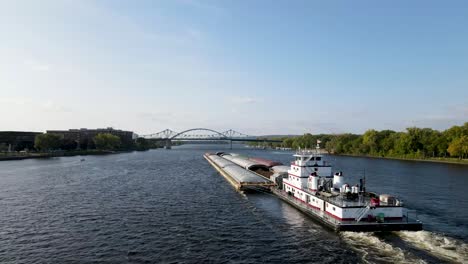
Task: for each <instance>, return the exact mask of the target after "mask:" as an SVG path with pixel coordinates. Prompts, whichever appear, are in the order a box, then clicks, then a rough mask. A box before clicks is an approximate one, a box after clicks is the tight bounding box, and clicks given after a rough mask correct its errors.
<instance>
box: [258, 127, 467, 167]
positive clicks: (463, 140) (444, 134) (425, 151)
mask: <svg viewBox="0 0 468 264" xmlns="http://www.w3.org/2000/svg"><path fill="white" fill-rule="evenodd" d="M282 140H283V142H282V143H278V144H275V143H273V144H269V146H270V147H286V148H294V149H298V148H314V147H315V144H316V142H317V140H320V141H321V142H322V143H321V146H322V147H323V146H324V147H325V149H326V150H327V151H328V152H330V153H333V154H350V155H368V156H379V157H396V158H416V159H423V158H431V157H434V158H435V157H444V158H447V157H452V158H459V159H465V158H468V122H466V123H465V124H464V125H462V126H453V127H451V128H449V129H447V130H444V131H438V130H434V129H431V128H417V127H410V128H407V129H406V130H405V131H404V132H396V131H393V130H381V131H377V130H375V129H370V130H367V131H366V132H365V133H364V134H362V135H358V134H351V133H344V134H319V135H312V134H304V135H302V136H297V137H287V138H282ZM252 145H255V144H252Z"/></svg>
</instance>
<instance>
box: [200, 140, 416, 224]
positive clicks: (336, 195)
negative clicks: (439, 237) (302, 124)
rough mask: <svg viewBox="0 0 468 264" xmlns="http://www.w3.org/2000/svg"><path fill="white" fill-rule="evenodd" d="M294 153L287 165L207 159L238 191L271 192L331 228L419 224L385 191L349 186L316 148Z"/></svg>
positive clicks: (224, 156) (221, 156) (225, 156)
mask: <svg viewBox="0 0 468 264" xmlns="http://www.w3.org/2000/svg"><path fill="white" fill-rule="evenodd" d="M319 149H320V146H319V144H318V143H317V147H316V149H315V150H312V151H311V150H302V151H298V152H296V153H295V154H294V155H293V156H294V161H293V162H292V163H291V164H290V165H289V166H284V165H282V164H280V163H277V162H273V161H269V160H265V159H260V158H248V157H243V156H240V155H238V154H234V153H222V152H220V153H216V154H213V153H207V154H205V158H206V159H207V160H208V162H209V163H210V164H211V165H212V166H213V167H215V169H216V170H218V172H219V173H220V174H221V175H223V177H225V178H226V179H227V180H228V181H229V182H230V183H231V184H232V185H234V186H235V187H236V189H238V190H247V189H262V190H268V191H271V192H272V193H273V194H275V195H276V196H277V197H279V198H280V199H281V200H283V201H285V202H287V203H289V204H291V205H292V206H294V207H296V208H297V209H299V210H300V211H302V212H303V213H305V214H307V215H309V216H311V217H312V218H313V219H315V220H317V221H319V222H320V223H322V224H324V225H325V226H327V227H329V228H331V229H333V230H335V231H361V232H375V231H400V230H408V231H419V230H422V226H423V224H422V222H421V221H420V220H419V219H418V218H417V214H416V212H415V211H411V210H408V209H406V208H404V207H403V202H402V201H401V200H399V199H398V198H397V197H395V196H392V195H388V194H380V195H378V194H376V193H372V192H368V191H367V190H366V187H365V179H360V180H359V183H357V184H354V185H350V184H348V183H347V180H346V177H345V176H344V174H343V173H342V172H336V173H333V172H332V166H331V164H330V163H328V162H327V161H326V160H325V159H324V158H325V155H324V154H321V152H320V151H319Z"/></svg>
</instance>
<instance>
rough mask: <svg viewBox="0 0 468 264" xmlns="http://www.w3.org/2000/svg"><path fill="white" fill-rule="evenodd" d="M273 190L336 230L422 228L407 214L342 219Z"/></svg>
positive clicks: (410, 229) (273, 190)
mask: <svg viewBox="0 0 468 264" xmlns="http://www.w3.org/2000/svg"><path fill="white" fill-rule="evenodd" d="M272 192H273V193H274V194H276V195H277V196H278V197H279V198H280V199H282V200H284V201H286V202H288V203H289V204H291V205H293V206H294V207H296V208H298V209H299V210H301V211H302V212H304V213H306V214H308V215H310V216H313V218H314V219H316V220H318V221H320V222H322V223H324V224H325V225H326V226H328V227H329V228H331V229H333V230H335V231H364V232H369V231H400V230H409V231H419V230H422V223H421V222H420V221H419V220H417V219H413V218H409V217H407V216H405V217H404V218H403V219H402V220H388V219H385V221H384V222H382V223H379V222H366V221H359V222H358V221H341V220H338V219H335V218H333V217H331V216H330V215H328V214H326V213H325V212H324V211H321V210H318V209H315V208H311V207H308V206H307V205H306V204H304V203H303V202H301V201H298V200H297V199H295V198H293V197H291V196H289V195H288V194H287V193H286V192H284V191H281V190H278V189H276V188H272Z"/></svg>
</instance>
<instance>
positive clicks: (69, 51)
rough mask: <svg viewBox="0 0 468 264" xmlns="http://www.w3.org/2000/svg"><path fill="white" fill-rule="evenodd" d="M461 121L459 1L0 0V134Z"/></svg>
mask: <svg viewBox="0 0 468 264" xmlns="http://www.w3.org/2000/svg"><path fill="white" fill-rule="evenodd" d="M467 121H468V2H467V1H430V0H425V1H417V0H415V1H406V0H401V1H398V0H396V1H372V0H370V1H359V0H357V1H338V0H336V1H335V0H332V1H309V0H304V1H299V0H291V1H281V0H278V1H269V0H268V1H261V0H249V1H247V0H230V1H228V0H226V1H223V0H216V1H210V0H206V1H203V0H167V1H162V0H159V1H158V0H148V1H145V0H139V1H128V0H127V1H120V0H41V1H34V0H30V1H24V0H0V131H1V130H7V131H11V130H25V131H45V130H47V129H69V128H85V127H86V128H102V127H114V128H118V129H125V130H131V131H135V132H136V133H138V134H140V135H144V134H150V133H155V132H159V131H161V130H164V129H166V128H170V129H172V130H175V131H182V130H185V129H190V128H196V127H202V128H210V129H214V130H217V131H225V130H228V129H233V130H236V131H239V132H242V133H245V134H249V135H267V134H303V133H313V134H317V133H345V132H350V133H363V132H364V131H366V130H367V129H377V130H382V129H392V130H396V131H403V130H404V129H405V128H407V127H412V126H417V127H430V128H434V129H438V130H444V129H447V128H449V127H451V126H453V125H461V124H463V123H464V122H467Z"/></svg>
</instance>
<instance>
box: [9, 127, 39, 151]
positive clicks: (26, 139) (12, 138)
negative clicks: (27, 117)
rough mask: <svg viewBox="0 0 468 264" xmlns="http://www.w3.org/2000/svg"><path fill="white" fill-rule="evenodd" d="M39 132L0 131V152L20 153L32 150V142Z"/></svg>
mask: <svg viewBox="0 0 468 264" xmlns="http://www.w3.org/2000/svg"><path fill="white" fill-rule="evenodd" d="M39 134H42V133H41V132H28V131H0V151H21V150H28V149H33V148H34V141H35V138H36V136H37V135H39Z"/></svg>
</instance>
